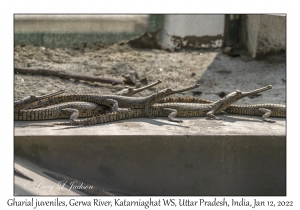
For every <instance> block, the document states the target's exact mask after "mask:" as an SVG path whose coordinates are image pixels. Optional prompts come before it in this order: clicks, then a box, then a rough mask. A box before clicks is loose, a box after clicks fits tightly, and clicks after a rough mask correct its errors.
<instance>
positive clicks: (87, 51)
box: [14, 44, 286, 104]
mask: <svg viewBox="0 0 300 210" xmlns="http://www.w3.org/2000/svg"><path fill="white" fill-rule="evenodd" d="M14 64H15V67H26V68H44V69H53V70H60V71H64V72H69V73H76V74H83V75H91V76H95V75H98V76H104V77H114V78H118V79H121V78H122V75H128V74H129V72H130V71H136V72H137V73H138V76H139V78H143V77H146V78H147V80H148V82H149V83H152V82H155V81H157V80H158V79H160V80H162V81H163V83H161V84H160V85H157V86H156V87H154V88H151V89H149V90H146V91H144V92H142V93H139V94H137V96H141V95H149V94H151V93H153V92H154V91H157V90H160V89H163V88H166V87H172V88H183V87H188V86H192V85H194V84H196V83H198V84H200V87H199V88H197V89H195V90H191V91H188V92H185V93H183V94H181V95H185V96H197V97H202V98H205V99H209V100H218V99H219V98H220V96H222V93H223V94H224V93H230V92H232V91H234V90H236V89H239V90H241V91H250V90H253V89H256V88H260V87H263V86H267V85H272V86H273V89H271V90H268V91H267V92H265V93H262V95H260V96H258V97H252V98H246V99H243V100H241V101H239V102H238V103H240V104H254V103H280V104H285V103H286V64H285V55H279V56H272V57H269V58H268V59H265V60H261V61H257V60H253V59H249V57H247V56H241V57H230V56H228V55H226V54H223V53H222V51H221V49H210V50H208V49H207V50H182V51H179V52H167V51H165V50H156V49H153V50H144V49H135V48H131V47H130V46H128V45H126V44H125V45H118V44H115V45H112V46H103V45H93V46H87V47H86V48H76V49H74V48H56V49H55V48H45V47H40V46H32V45H21V46H20V45H15V47H14ZM14 78H15V79H14V90H15V91H14V98H15V100H18V99H21V98H23V97H25V96H27V95H29V94H35V95H42V94H46V93H50V92H53V91H55V90H59V89H65V90H66V91H65V93H67V94H70V93H95V94H112V93H116V92H117V91H119V90H121V89H123V88H124V87H125V85H116V86H112V85H110V84H101V83H90V82H84V81H74V80H65V79H60V78H57V77H52V76H38V75H24V74H15V77H14Z"/></svg>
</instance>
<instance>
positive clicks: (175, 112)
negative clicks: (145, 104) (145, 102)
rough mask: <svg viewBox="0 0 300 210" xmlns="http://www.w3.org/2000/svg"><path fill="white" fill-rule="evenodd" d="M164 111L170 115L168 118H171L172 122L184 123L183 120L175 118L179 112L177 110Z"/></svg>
mask: <svg viewBox="0 0 300 210" xmlns="http://www.w3.org/2000/svg"><path fill="white" fill-rule="evenodd" d="M163 110H164V111H165V112H166V113H168V118H169V120H170V121H172V122H178V123H181V122H183V121H182V120H180V119H177V118H175V117H176V114H177V110H176V109H171V108H164V109H163Z"/></svg>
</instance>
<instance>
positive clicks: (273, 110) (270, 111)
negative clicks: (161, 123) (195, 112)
mask: <svg viewBox="0 0 300 210" xmlns="http://www.w3.org/2000/svg"><path fill="white" fill-rule="evenodd" d="M172 102H184V103H203V104H208V103H212V101H209V100H206V99H202V98H182V97H178V98H164V99H163V100H161V101H160V102H159V103H172ZM224 111H225V112H226V113H230V114H241V115H253V116H262V119H263V120H264V121H266V122H270V123H274V122H275V121H274V120H271V119H269V117H286V105H282V104H253V105H230V106H229V107H228V108H226V109H225V110H224Z"/></svg>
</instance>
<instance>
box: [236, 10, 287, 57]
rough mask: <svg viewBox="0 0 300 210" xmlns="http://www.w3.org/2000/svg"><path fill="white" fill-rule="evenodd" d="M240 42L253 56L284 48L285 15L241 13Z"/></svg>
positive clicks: (279, 50) (277, 51) (260, 55)
mask: <svg viewBox="0 0 300 210" xmlns="http://www.w3.org/2000/svg"><path fill="white" fill-rule="evenodd" d="M241 43H242V44H244V45H245V46H246V48H247V49H248V52H249V53H250V55H251V56H252V57H253V58H255V57H257V58H259V57H263V56H265V55H268V54H274V53H279V52H281V51H285V50H286V16H284V15H241Z"/></svg>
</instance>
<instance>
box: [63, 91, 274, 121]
mask: <svg viewBox="0 0 300 210" xmlns="http://www.w3.org/2000/svg"><path fill="white" fill-rule="evenodd" d="M271 88H272V86H267V87H264V88H260V89H257V90H254V91H250V92H244V93H243V92H241V91H238V90H237V91H234V92H233V93H230V94H228V95H226V96H225V97H223V98H222V99H220V100H218V101H216V102H213V103H210V104H199V103H157V104H154V105H152V106H151V107H149V109H148V111H149V112H150V114H151V115H153V116H157V117H159V116H163V117H164V116H168V118H169V120H171V121H174V122H182V121H181V120H178V119H176V118H175V116H180V117H198V116H207V117H208V118H209V119H214V120H221V118H218V117H216V116H215V114H220V113H222V111H224V110H225V109H226V108H228V107H229V106H230V105H231V104H232V103H235V102H236V101H238V100H239V99H241V98H243V97H246V96H249V95H252V94H256V93H258V92H262V91H265V90H268V89H271ZM64 111H69V112H70V113H72V118H73V121H72V122H69V123H59V124H58V125H61V124H63V125H91V124H100V123H106V122H111V121H115V120H122V119H129V118H133V117H143V116H145V110H144V109H133V110H129V111H126V112H122V113H120V112H117V113H110V114H106V115H99V116H96V117H92V118H88V119H85V120H77V116H78V111H77V110H75V109H69V108H66V109H64Z"/></svg>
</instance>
